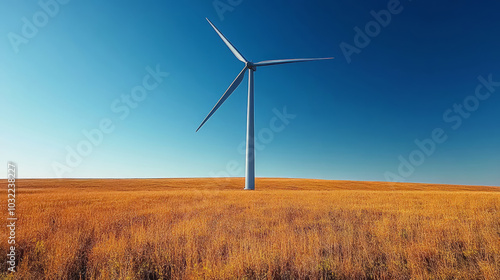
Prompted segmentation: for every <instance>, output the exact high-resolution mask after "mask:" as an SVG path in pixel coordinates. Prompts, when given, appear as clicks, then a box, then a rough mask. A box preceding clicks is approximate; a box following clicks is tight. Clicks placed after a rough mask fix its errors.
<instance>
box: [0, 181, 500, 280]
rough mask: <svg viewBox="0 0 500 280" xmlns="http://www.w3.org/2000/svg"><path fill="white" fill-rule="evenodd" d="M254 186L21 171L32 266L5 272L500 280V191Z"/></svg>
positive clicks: (20, 237)
mask: <svg viewBox="0 0 500 280" xmlns="http://www.w3.org/2000/svg"><path fill="white" fill-rule="evenodd" d="M243 185H244V182H243V179H242V178H234V179H227V180H226V179H121V180H119V179H109V180H101V179H99V180H97V179H95V180H90V179H88V180H87V179H85V180H84V179H81V180H76V179H75V180H73V179H61V180H57V179H46V180H42V179H36V180H34V179H33V180H28V179H24V180H18V181H17V196H16V200H17V202H16V203H17V216H18V217H19V220H18V228H17V233H16V246H17V253H18V257H20V262H19V263H18V267H17V268H18V271H17V272H16V273H14V274H12V275H10V276H9V275H8V274H7V273H4V272H5V271H6V267H7V266H6V262H5V261H2V262H1V269H2V270H1V271H2V273H3V274H0V277H2V278H13V279H500V188H495V187H474V186H450V185H427V184H401V183H397V184H389V183H379V182H352V181H325V180H307V179H266V178H258V179H257V182H256V188H257V190H256V191H243V190H242V189H241V188H242V187H243ZM1 186H2V187H3V188H4V189H6V188H7V186H6V183H5V182H2V184H1ZM6 200H7V199H6V195H5V199H3V200H2V201H1V205H0V207H2V209H4V210H3V212H2V213H3V214H4V217H6V215H7V213H6V209H7V205H6ZM4 232H5V233H6V234H7V230H6V229H5V230H4ZM6 234H4V235H3V236H5V240H4V241H2V242H1V247H0V250H1V254H2V255H3V256H6V254H7V250H8V247H7V246H8V244H7V242H6V236H7V235H6Z"/></svg>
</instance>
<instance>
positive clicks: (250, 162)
mask: <svg viewBox="0 0 500 280" xmlns="http://www.w3.org/2000/svg"><path fill="white" fill-rule="evenodd" d="M207 21H208V23H210V25H211V26H212V27H213V28H214V30H215V32H217V34H219V36H220V38H221V39H222V41H224V43H226V45H227V46H228V47H229V49H230V50H231V52H233V54H234V56H236V58H237V59H239V60H240V61H241V62H243V63H245V67H244V68H243V70H241V72H240V74H238V76H236V79H234V81H233V83H232V84H231V85H230V86H229V88H228V89H227V90H226V92H225V93H224V94H223V95H222V97H221V98H220V99H219V101H218V102H217V104H215V106H214V107H213V108H212V110H211V111H210V113H208V115H207V116H206V118H205V119H204V120H203V122H202V123H201V124H200V126H199V127H198V129H197V130H196V132H198V130H200V128H201V127H202V126H203V125H204V124H205V123H206V122H207V121H208V119H209V118H210V117H211V116H212V115H213V114H214V113H215V111H217V109H219V107H220V106H221V105H222V103H224V101H226V99H227V98H228V97H229V96H230V95H231V94H232V93H233V91H234V90H235V89H236V88H237V87H238V86H239V85H240V83H241V81H242V80H243V78H244V77H245V72H246V70H248V75H249V77H248V109H247V139H246V140H247V143H246V168H245V190H254V189H255V150H254V97H253V72H254V71H256V70H257V67H260V66H270V65H276V64H284V63H294V62H304V61H314V60H324V59H333V57H328V58H303V59H278V60H266V61H261V62H257V63H252V62H250V61H248V60H247V59H246V58H245V57H243V55H242V54H241V53H240V52H239V51H238V50H237V49H236V48H235V47H234V46H233V44H231V42H229V40H228V39H227V38H226V37H225V36H224V35H223V34H222V33H221V32H220V31H219V29H217V27H215V25H213V23H212V22H211V21H210V20H209V19H208V18H207Z"/></svg>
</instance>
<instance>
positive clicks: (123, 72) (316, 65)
mask: <svg viewBox="0 0 500 280" xmlns="http://www.w3.org/2000/svg"><path fill="white" fill-rule="evenodd" d="M61 2H64V1H62V0H61ZM40 3H47V4H46V5H44V4H42V6H41V5H40V4H39V3H37V2H36V1H14V0H6V1H2V2H1V3H0V22H1V24H0V34H1V35H2V38H3V39H2V40H0V65H1V66H2V67H0V102H1V104H2V110H1V112H2V118H1V120H0V131H1V132H0V161H1V162H4V163H6V162H7V161H8V160H12V161H14V162H16V163H17V164H18V170H19V177H35V178H38V177H40V178H42V177H57V176H61V177H210V176H212V175H214V174H216V175H230V176H238V177H241V176H244V169H243V167H244V155H242V154H240V153H239V151H238V146H240V144H241V143H242V142H243V141H244V139H245V125H246V86H247V85H246V80H245V82H244V83H242V85H241V86H240V87H239V88H238V90H237V91H236V92H235V93H233V95H232V96H231V97H230V98H229V99H228V100H227V101H226V103H224V105H223V106H222V107H221V108H220V109H219V110H218V111H217V113H216V114H215V115H214V116H213V117H212V118H211V119H210V120H209V121H208V122H207V123H206V124H205V126H204V127H203V128H202V129H201V130H200V131H199V132H198V133H195V130H196V128H197V127H198V125H199V124H200V123H201V121H202V120H203V118H204V117H205V116H206V114H207V113H208V112H209V111H210V109H211V108H212V107H213V106H214V104H215V103H216V102H217V100H218V99H219V98H220V96H221V95H222V94H223V93H224V91H225V90H226V88H227V87H228V86H229V84H230V83H231V82H232V80H233V79H234V78H235V77H236V75H237V74H238V73H239V71H240V70H241V69H242V67H243V64H242V63H241V62H239V61H238V60H237V59H236V58H235V57H234V56H233V55H232V54H231V52H230V51H229V49H228V48H227V47H226V46H225V45H224V44H223V42H222V41H221V40H220V38H219V37H218V36H217V34H216V33H215V32H214V31H213V29H212V28H211V27H210V25H209V24H208V23H207V22H206V20H205V17H208V18H210V19H211V20H212V22H213V23H214V24H215V25H216V26H217V27H218V28H219V29H220V30H221V31H222V32H223V33H224V34H225V35H226V36H227V37H228V38H229V40H231V41H232V43H233V44H234V45H235V46H236V47H237V48H238V49H239V50H240V51H241V52H242V53H243V54H244V55H245V57H247V58H248V59H250V60H253V61H261V60H267V59H279V58H308V57H328V56H334V57H335V59H334V60H331V61H319V62H309V63H302V64H290V65H278V66H271V67H266V68H261V69H259V70H258V71H257V72H256V76H255V82H256V84H255V86H256V88H255V90H256V93H255V94H256V97H255V98H256V133H257V134H258V133H259V132H261V136H262V138H261V139H257V141H260V142H261V144H262V142H265V145H262V146H261V148H263V149H261V150H259V151H258V152H257V155H256V163H257V165H256V175H257V176H258V177H299V178H320V179H348V180H377V181H384V180H386V179H387V178H392V177H394V176H393V175H395V176H396V177H397V178H396V179H397V180H404V181H409V182H434V183H451V184H476V185H496V186H500V126H499V123H500V110H499V109H498V108H499V107H500V87H499V86H497V85H494V86H493V85H492V83H491V82H490V85H489V86H488V87H487V86H484V85H482V84H487V83H488V82H484V81H483V83H481V82H480V81H479V80H478V77H480V76H481V77H483V78H484V79H485V80H488V79H491V80H492V81H494V82H493V84H494V83H496V81H500V52H499V51H498V50H500V34H499V30H500V18H499V17H498V10H499V9H500V3H497V2H495V1H487V2H485V3H481V4H478V3H472V2H470V3H468V4H465V3H457V2H456V1H438V2H429V1H416V0H414V1H401V2H400V3H399V5H397V2H394V1H377V3H373V2H370V3H365V1H249V0H242V1H230V3H232V4H233V5H234V7H233V6H223V5H222V4H220V3H228V1H225V0H221V1H218V2H215V3H216V4H217V3H219V4H218V5H219V6H218V9H219V11H218V10H217V9H216V8H215V7H214V2H213V1H194V0H190V1H97V0H91V1H77V0H71V1H69V2H68V3H66V4H61V3H59V2H54V1H49V0H42V1H41V2H40ZM54 3H56V4H54ZM225 5H230V4H225ZM43 6H45V7H43ZM388 6H389V8H388ZM224 9H225V10H224ZM382 9H384V10H388V9H389V10H391V11H392V14H391V19H390V20H388V19H387V17H384V16H385V15H387V14H386V13H384V12H382V13H381V14H380V15H381V21H382V22H381V23H382V24H383V25H386V26H381V24H380V23H377V24H374V23H373V22H371V21H373V20H374V15H372V14H371V11H374V12H379V11H380V10H382ZM384 21H385V22H384ZM367 25H368V32H369V33H371V35H373V37H371V38H370V41H369V42H366V40H365V41H363V40H362V39H366V38H362V37H363V35H359V34H358V35H357V31H355V27H359V28H360V29H361V30H365V28H366V27H367ZM33 27H34V28H36V30H35V29H33ZM377 27H378V28H379V29H380V30H377ZM370 28H371V29H370ZM363 32H364V33H366V31H363ZM360 36H361V37H360ZM358 37H360V38H358ZM355 39H357V40H355ZM356 43H358V44H357V45H356ZM347 45H349V46H350V47H347V49H346V46H347ZM341 46H343V47H341ZM355 48H356V49H355ZM346 50H349V51H351V53H350V54H349V51H346ZM348 61H350V62H348ZM147 67H150V69H151V70H150V71H153V72H154V71H156V68H157V67H158V68H159V71H160V72H162V73H160V76H159V77H157V80H158V81H160V83H157V81H156V80H155V79H149V76H147V75H148V70H146V68H147ZM164 72H165V73H167V72H168V77H162V76H166V74H165V73H164ZM490 75H491V76H490ZM144 79H146V85H148V87H149V88H153V86H156V87H155V88H154V89H151V90H146V94H143V95H142V96H140V95H137V94H141V92H140V90H139V89H140V87H139V88H137V86H142V85H143V80H144ZM478 85H482V86H480V88H479V91H478V92H479V97H481V98H479V97H477V96H476V95H475V90H476V88H477V87H478ZM133 89H135V91H134V92H135V94H136V96H139V97H140V98H139V97H138V98H139V99H138V100H140V101H138V102H134V101H133V100H132V101H130V100H129V101H126V99H122V98H127V97H126V96H130V95H131V91H132V90H133ZM122 96H125V97H122ZM127 102H128V103H127ZM464 102H465V103H466V104H465V106H464ZM454 104H457V106H458V105H460V104H461V105H460V106H462V109H461V110H462V111H460V109H459V108H458V107H454ZM133 106H136V107H135V108H132V107H133ZM285 107H286V110H287V113H289V114H293V115H295V118H294V119H290V120H288V121H289V122H288V123H287V124H286V125H285V126H284V127H282V126H280V128H281V129H282V130H280V131H276V129H275V131H273V130H270V129H271V128H276V127H275V126H276V125H275V126H270V122H271V121H272V120H273V118H274V117H275V113H274V112H273V109H275V110H278V111H283V109H284V108H285ZM127 110H128V114H127V112H126V111H127ZM448 110H451V111H448ZM103 120H104V129H105V130H106V129H108V130H107V132H109V133H103V137H102V139H100V137H97V136H98V135H97V136H96V135H94V136H95V137H96V138H95V139H94V142H95V143H97V144H96V145H94V144H92V146H91V149H92V150H91V151H89V146H88V144H89V143H90V142H87V143H84V142H85V141H87V140H86V139H87V138H86V136H85V135H84V134H83V132H82V131H83V130H87V131H92V130H94V129H98V128H99V127H100V122H101V121H103ZM106 122H108V123H106ZM109 122H111V123H109ZM276 124H277V125H281V124H282V122H279V121H277V122H276ZM108 126H111V128H113V131H111V132H110V130H111V128H109V127H108ZM436 128H438V131H437V132H436V133H437V134H439V132H440V133H441V134H443V135H441V136H439V135H438V136H439V137H437V139H439V141H440V142H442V143H436V142H434V141H433V142H434V144H429V142H427V144H428V145H427V146H426V147H427V149H430V150H427V151H423V150H425V148H423V150H422V149H421V148H419V147H418V146H417V145H416V144H415V140H416V139H419V140H423V139H426V138H430V137H432V134H433V130H435V129H436ZM270 131H273V132H272V135H270V133H269V132H270ZM271 136H272V139H271ZM443 139H446V140H445V141H444V142H443ZM82 141H83V142H82ZM82 143H83V144H82ZM79 144H80V151H81V152H83V153H84V154H85V156H82V157H81V159H78V158H76V159H75V157H74V155H71V152H68V147H69V148H70V150H74V151H76V152H78V151H77V149H78V145H79ZM432 145H435V148H433V149H431V148H432ZM425 152H427V153H425ZM422 155H423V156H424V157H423V158H422ZM72 156H73V157H72ZM412 156H413V158H412ZM68 157H69V158H70V162H69V163H70V164H68V160H67V158H68ZM402 162H406V163H402ZM71 165H72V166H71ZM401 165H404V166H403V167H402V166H401ZM228 167H229V168H228ZM398 168H399V169H400V170H398ZM5 169H6V168H5ZM55 170H59V174H57V172H56V171H55ZM61 170H62V171H61ZM6 172H7V171H6V170H5V171H4V172H0V176H2V177H5V176H6V175H5V173H6ZM388 174H389V175H388ZM391 174H392V175H391ZM388 176H389V177H388ZM391 176H392V177H391Z"/></svg>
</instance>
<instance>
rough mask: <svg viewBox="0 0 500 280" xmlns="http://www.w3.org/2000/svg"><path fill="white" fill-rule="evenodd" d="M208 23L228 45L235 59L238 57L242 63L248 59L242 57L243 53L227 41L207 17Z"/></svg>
mask: <svg viewBox="0 0 500 280" xmlns="http://www.w3.org/2000/svg"><path fill="white" fill-rule="evenodd" d="M207 21H208V23H210V25H211V26H212V27H213V28H214V30H215V32H217V34H219V36H220V38H221V39H222V41H224V43H226V45H227V46H228V47H229V49H230V50H231V51H232V52H233V54H234V56H236V58H237V59H239V60H240V61H241V62H243V63H247V62H248V61H247V60H246V59H245V58H244V57H243V55H242V54H241V53H240V52H239V51H238V50H237V49H236V48H235V47H234V46H233V44H231V42H229V40H228V39H227V38H226V37H225V36H224V35H223V34H222V33H221V32H220V31H219V29H217V27H215V25H214V24H213V23H212V22H211V21H210V20H209V19H208V18H207Z"/></svg>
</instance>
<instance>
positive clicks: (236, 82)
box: [196, 66, 247, 132]
mask: <svg viewBox="0 0 500 280" xmlns="http://www.w3.org/2000/svg"><path fill="white" fill-rule="evenodd" d="M246 70H247V67H246V66H245V68H243V70H241V72H240V74H238V76H236V79H234V81H233V83H232V84H231V85H230V86H229V88H228V89H227V90H226V92H225V93H224V94H223V95H222V97H221V98H220V99H219V101H217V104H215V106H214V107H213V108H212V110H211V111H210V113H208V115H207V116H206V117H205V119H204V120H203V122H202V123H201V124H200V126H199V127H198V129H197V130H196V132H198V130H200V128H201V127H202V126H203V125H204V124H205V123H206V122H207V121H208V119H209V118H210V117H211V116H212V115H213V114H214V113H215V111H217V109H219V107H220V106H221V105H222V103H224V101H226V99H227V98H228V97H229V96H230V95H231V93H233V91H234V90H235V89H236V88H237V87H238V86H239V85H240V84H241V81H242V80H243V78H244V77H245V72H246Z"/></svg>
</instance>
